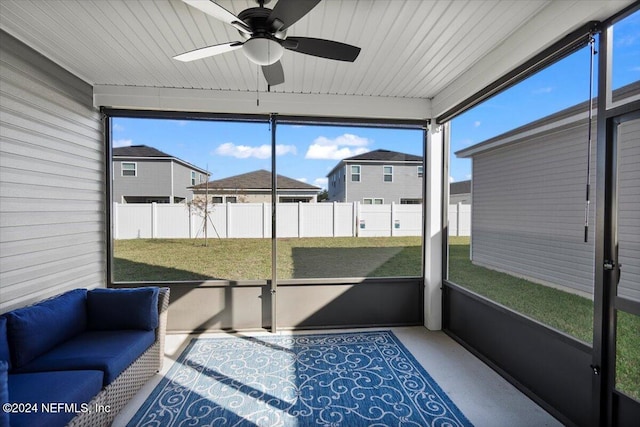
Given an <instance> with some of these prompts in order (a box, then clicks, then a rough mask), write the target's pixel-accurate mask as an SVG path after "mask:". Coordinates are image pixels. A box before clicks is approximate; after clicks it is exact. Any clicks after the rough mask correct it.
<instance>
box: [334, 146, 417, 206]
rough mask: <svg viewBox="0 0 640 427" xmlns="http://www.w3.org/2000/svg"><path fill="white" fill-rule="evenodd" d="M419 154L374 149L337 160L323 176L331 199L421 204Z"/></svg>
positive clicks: (368, 202)
mask: <svg viewBox="0 0 640 427" xmlns="http://www.w3.org/2000/svg"><path fill="white" fill-rule="evenodd" d="M423 167H424V166H423V162H422V157H421V156H416V155H413V154H405V153H399V152H397V151H390V150H374V151H369V152H367V153H364V154H359V155H357V156H352V157H347V158H345V159H343V160H341V161H340V162H339V163H338V164H337V165H336V166H335V167H334V168H333V169H332V170H331V172H329V174H328V175H327V178H328V183H327V187H328V188H327V190H328V192H329V201H331V202H360V203H363V204H373V205H381V204H388V203H391V202H395V203H400V204H418V203H422V175H423V173H424V169H423Z"/></svg>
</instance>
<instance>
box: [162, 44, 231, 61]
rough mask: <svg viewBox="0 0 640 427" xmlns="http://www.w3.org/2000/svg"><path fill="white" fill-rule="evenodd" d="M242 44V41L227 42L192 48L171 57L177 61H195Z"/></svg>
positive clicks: (229, 50) (225, 51) (228, 50)
mask: <svg viewBox="0 0 640 427" xmlns="http://www.w3.org/2000/svg"><path fill="white" fill-rule="evenodd" d="M242 45H243V43H242V42H229V43H222V44H216V45H213V46H207V47H201V48H200V49H194V50H191V51H189V52H185V53H181V54H180V55H176V56H174V57H173V59H177V60H178V61H182V62H190V61H195V60H196V59H202V58H208V57H209V56H214V55H220V54H221V53H227V52H231V51H234V50H236V49H240V48H241V47H242Z"/></svg>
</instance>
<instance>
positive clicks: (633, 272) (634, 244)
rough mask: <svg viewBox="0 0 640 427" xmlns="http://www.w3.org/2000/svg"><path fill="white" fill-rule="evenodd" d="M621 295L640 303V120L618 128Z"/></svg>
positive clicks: (619, 290)
mask: <svg viewBox="0 0 640 427" xmlns="http://www.w3.org/2000/svg"><path fill="white" fill-rule="evenodd" d="M618 151H619V153H620V154H619V160H618V261H619V262H620V264H622V268H621V275H620V283H619V284H618V295H620V296H623V297H626V298H629V299H632V300H635V301H640V120H632V121H629V122H625V123H622V124H621V125H620V127H619V128H618Z"/></svg>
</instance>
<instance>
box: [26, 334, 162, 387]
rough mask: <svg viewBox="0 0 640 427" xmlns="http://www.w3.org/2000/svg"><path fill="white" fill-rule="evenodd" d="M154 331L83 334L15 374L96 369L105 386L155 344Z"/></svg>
mask: <svg viewBox="0 0 640 427" xmlns="http://www.w3.org/2000/svg"><path fill="white" fill-rule="evenodd" d="M155 338H156V334H155V331H134V330H127V331H87V332H83V333H81V334H80V335H78V336H76V337H74V338H72V339H70V340H69V341H67V342H65V343H64V344H61V345H59V346H58V347H56V348H54V349H53V350H51V351H49V352H48V353H46V354H44V355H42V356H40V357H38V358H37V359H35V360H33V361H31V362H30V363H28V364H27V365H24V366H22V367H21V368H20V369H17V370H14V371H15V372H42V371H63V370H68V369H71V370H72V369H79V370H82V369H88V370H93V369H96V370H100V371H102V372H104V379H103V380H104V385H105V386H106V385H109V384H111V382H113V380H115V379H116V377H117V376H118V375H120V373H121V372H122V371H124V370H125V369H127V368H128V367H129V365H131V364H132V363H133V362H134V361H135V360H136V359H137V358H138V357H140V355H141V354H142V353H144V352H145V351H146V350H147V349H148V348H149V347H150V346H151V344H153V342H154V341H155Z"/></svg>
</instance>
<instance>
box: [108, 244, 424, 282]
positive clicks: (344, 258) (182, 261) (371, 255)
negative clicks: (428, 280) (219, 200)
mask: <svg viewBox="0 0 640 427" xmlns="http://www.w3.org/2000/svg"><path fill="white" fill-rule="evenodd" d="M420 240H421V239H420V238H419V237H393V238H392V237H371V238H366V239H364V238H363V239H358V238H350V237H336V238H306V239H278V249H277V261H278V278H279V279H291V278H311V277H395V276H419V275H420V274H421V269H420V259H421V249H420V244H421V243H420ZM114 261H115V262H114V278H115V280H116V281H144V280H151V281H163V280H168V281H172V280H203V279H228V280H248V279H270V278H271V240H270V239H209V241H208V242H207V246H205V245H204V242H203V241H202V240H189V239H136V240H116V241H115V245H114Z"/></svg>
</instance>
